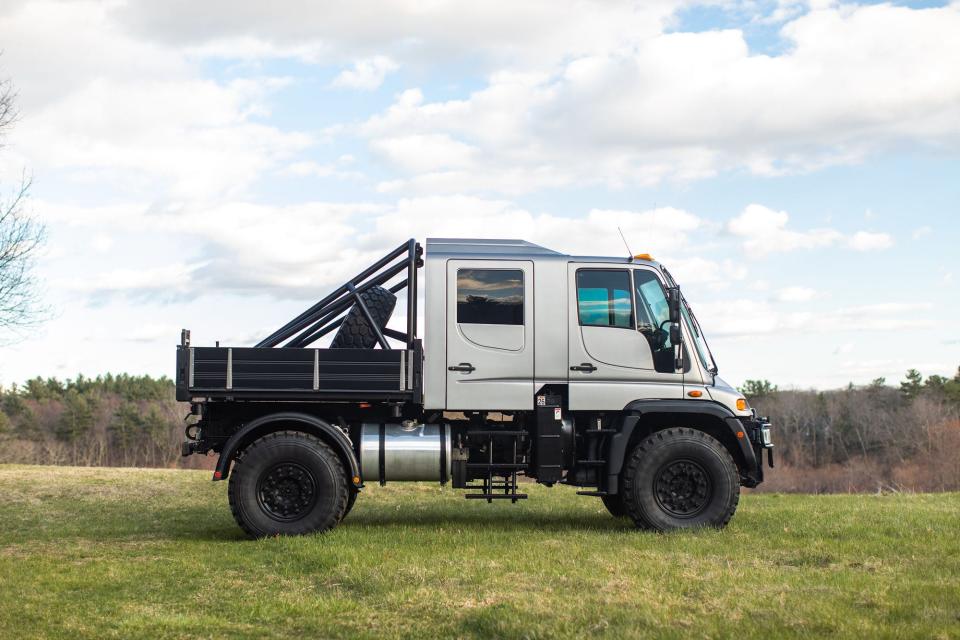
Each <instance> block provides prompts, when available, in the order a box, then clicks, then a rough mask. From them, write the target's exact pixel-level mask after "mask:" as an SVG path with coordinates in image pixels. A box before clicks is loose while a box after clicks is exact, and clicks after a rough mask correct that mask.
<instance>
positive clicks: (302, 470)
mask: <svg viewBox="0 0 960 640" xmlns="http://www.w3.org/2000/svg"><path fill="white" fill-rule="evenodd" d="M316 501H317V481H316V479H315V478H314V477H313V474H312V473H310V470H309V469H307V468H306V467H304V466H303V465H300V464H297V463H296V462H281V463H279V464H275V465H273V466H272V467H270V468H268V469H267V470H266V471H264V472H263V473H262V474H260V479H259V480H258V481H257V502H258V503H260V508H261V509H263V510H264V512H265V513H266V514H267V515H269V516H270V517H271V518H273V519H274V520H279V521H281V522H289V521H291V520H298V519H300V518H302V517H303V516H304V514H306V513H309V512H310V510H311V509H312V508H313V505H314V504H316Z"/></svg>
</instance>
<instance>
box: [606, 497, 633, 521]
mask: <svg viewBox="0 0 960 640" xmlns="http://www.w3.org/2000/svg"><path fill="white" fill-rule="evenodd" d="M600 499H601V500H602V501H603V506H605V507H606V508H607V511H609V512H610V515H612V516H613V517H614V518H626V517H627V507H626V506H624V504H623V496H621V495H620V494H617V495H613V496H601V497H600Z"/></svg>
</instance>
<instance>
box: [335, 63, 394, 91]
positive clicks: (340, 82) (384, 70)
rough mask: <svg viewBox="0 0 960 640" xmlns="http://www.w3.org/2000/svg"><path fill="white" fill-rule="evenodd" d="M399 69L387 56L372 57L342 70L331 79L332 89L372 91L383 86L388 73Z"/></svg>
mask: <svg viewBox="0 0 960 640" xmlns="http://www.w3.org/2000/svg"><path fill="white" fill-rule="evenodd" d="M399 68H400V65H398V64H397V63H396V62H394V61H393V60H391V59H390V58H388V57H387V56H374V57H373V58H368V59H365V60H358V61H356V62H355V63H354V64H353V68H352V69H344V70H343V71H341V72H340V73H339V74H337V77H336V78H334V79H333V82H332V85H333V86H334V87H346V88H349V89H360V90H363V91H373V90H374V89H376V88H378V87H379V86H380V85H381V84H383V80H384V78H386V77H387V74H388V73H391V72H393V71H396V70H397V69H399Z"/></svg>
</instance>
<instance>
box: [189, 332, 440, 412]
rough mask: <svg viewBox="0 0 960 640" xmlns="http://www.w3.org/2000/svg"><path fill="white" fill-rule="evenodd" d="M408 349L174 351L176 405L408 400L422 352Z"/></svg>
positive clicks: (415, 391) (415, 388)
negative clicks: (196, 401)
mask: <svg viewBox="0 0 960 640" xmlns="http://www.w3.org/2000/svg"><path fill="white" fill-rule="evenodd" d="M420 345H421V343H420V341H419V340H417V341H415V342H414V348H413V349H412V350H408V349H276V348H268V347H191V346H180V347H179V348H178V349H177V380H176V388H177V399H178V400H180V401H183V402H188V401H190V400H191V399H193V398H198V397H203V398H211V399H213V398H233V399H252V400H268V399H269V400H311V399H316V400H326V401H329V400H337V399H343V400H350V399H357V398H362V399H363V400H392V399H396V400H412V399H414V398H415V397H419V394H420V388H421V382H420V381H421V380H422V375H421V363H422V347H421V346H420Z"/></svg>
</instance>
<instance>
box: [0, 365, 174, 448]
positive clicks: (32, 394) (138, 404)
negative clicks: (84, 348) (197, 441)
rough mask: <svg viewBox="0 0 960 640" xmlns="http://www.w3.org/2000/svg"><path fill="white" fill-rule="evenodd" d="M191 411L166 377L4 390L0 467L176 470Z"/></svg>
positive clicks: (30, 384)
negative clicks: (5, 464)
mask: <svg viewBox="0 0 960 640" xmlns="http://www.w3.org/2000/svg"><path fill="white" fill-rule="evenodd" d="M187 409H188V406H187V405H185V404H182V403H178V402H177V401H176V399H175V397H174V386H173V382H172V381H171V380H170V379H168V378H166V377H163V378H152V377H150V376H131V375H126V374H120V375H112V374H107V375H105V376H98V377H96V378H87V377H84V376H82V375H81V376H77V378H76V379H73V380H65V381H61V380H58V379H57V378H34V379H32V380H28V381H27V382H26V383H25V384H23V385H14V386H13V387H11V388H7V389H0V462H23V463H36V464H66V465H103V466H150V467H170V466H175V465H177V464H178V463H179V462H180V460H181V458H180V454H179V451H180V449H179V445H180V442H181V441H182V439H183V418H184V416H185V415H186V412H187Z"/></svg>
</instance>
